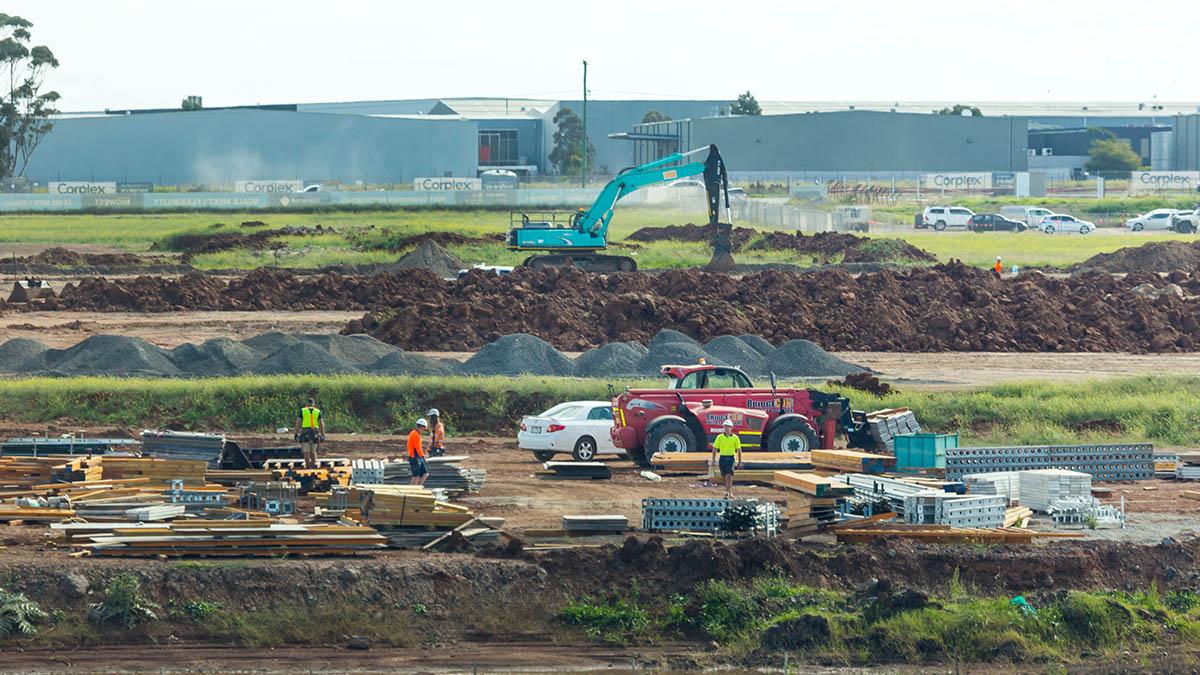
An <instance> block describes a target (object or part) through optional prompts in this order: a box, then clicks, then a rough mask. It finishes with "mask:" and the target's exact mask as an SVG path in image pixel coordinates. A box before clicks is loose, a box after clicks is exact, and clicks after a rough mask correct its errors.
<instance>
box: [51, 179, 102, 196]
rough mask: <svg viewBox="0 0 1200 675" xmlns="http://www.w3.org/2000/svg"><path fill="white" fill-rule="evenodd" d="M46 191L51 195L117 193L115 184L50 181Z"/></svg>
mask: <svg viewBox="0 0 1200 675" xmlns="http://www.w3.org/2000/svg"><path fill="white" fill-rule="evenodd" d="M46 191H47V192H49V193H50V194H52V195H111V194H116V193H117V184H116V183H115V182H113V183H93V182H87V181H50V182H49V183H46Z"/></svg>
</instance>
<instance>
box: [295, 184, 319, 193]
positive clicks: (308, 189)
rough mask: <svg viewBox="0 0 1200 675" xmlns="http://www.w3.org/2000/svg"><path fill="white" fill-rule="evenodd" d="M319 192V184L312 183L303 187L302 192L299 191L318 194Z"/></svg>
mask: <svg viewBox="0 0 1200 675" xmlns="http://www.w3.org/2000/svg"><path fill="white" fill-rule="evenodd" d="M320 191H321V184H320V183H314V184H312V185H307V186H305V188H304V189H303V190H300V192H320Z"/></svg>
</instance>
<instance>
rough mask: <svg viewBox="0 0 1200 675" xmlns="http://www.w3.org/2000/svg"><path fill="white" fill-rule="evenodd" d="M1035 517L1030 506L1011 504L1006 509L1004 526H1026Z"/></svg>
mask: <svg viewBox="0 0 1200 675" xmlns="http://www.w3.org/2000/svg"><path fill="white" fill-rule="evenodd" d="M1032 517H1033V509H1031V508H1029V507H1028V506H1010V507H1009V508H1008V509H1006V510H1005V511H1004V527H1025V525H1027V524H1028V523H1029V519H1030V518H1032Z"/></svg>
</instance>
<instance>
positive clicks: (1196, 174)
mask: <svg viewBox="0 0 1200 675" xmlns="http://www.w3.org/2000/svg"><path fill="white" fill-rule="evenodd" d="M1197 185H1200V171H1134V172H1133V173H1131V174H1130V175H1129V194H1133V195H1138V194H1146V193H1147V192H1166V191H1168V190H1171V191H1185V192H1193V191H1195V189H1196V186H1197Z"/></svg>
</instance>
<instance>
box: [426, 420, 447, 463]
mask: <svg viewBox="0 0 1200 675" xmlns="http://www.w3.org/2000/svg"><path fill="white" fill-rule="evenodd" d="M425 417H426V418H428V420H429V456H430V457H441V456H442V455H444V454H446V425H444V424H442V414H441V413H440V412H438V409H437V408H430V409H429V412H427V413H425Z"/></svg>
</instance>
